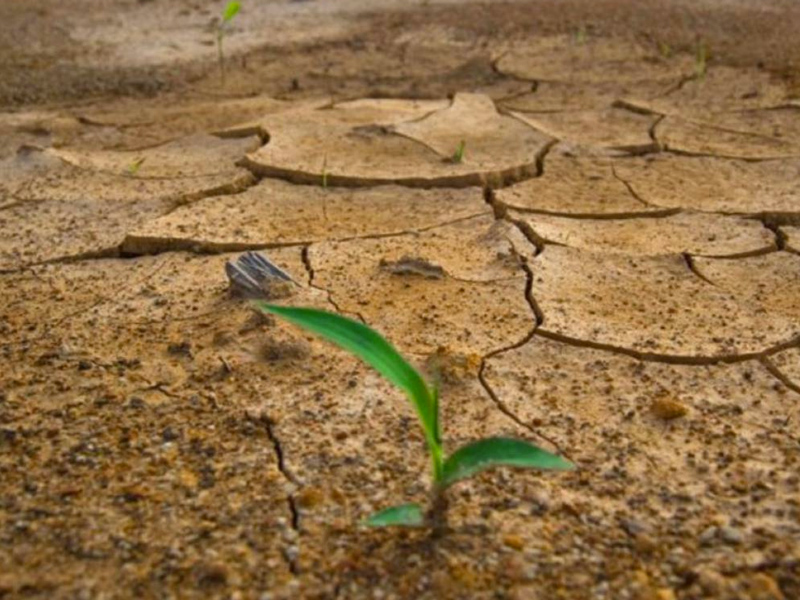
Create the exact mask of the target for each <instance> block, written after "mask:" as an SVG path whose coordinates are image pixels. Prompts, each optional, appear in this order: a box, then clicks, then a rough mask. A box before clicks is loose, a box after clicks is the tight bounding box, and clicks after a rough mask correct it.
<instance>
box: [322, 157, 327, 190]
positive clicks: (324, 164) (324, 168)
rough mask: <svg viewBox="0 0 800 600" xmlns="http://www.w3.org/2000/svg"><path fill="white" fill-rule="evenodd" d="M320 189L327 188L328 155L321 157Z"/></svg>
mask: <svg viewBox="0 0 800 600" xmlns="http://www.w3.org/2000/svg"><path fill="white" fill-rule="evenodd" d="M322 189H323V190H327V189H328V155H327V154H326V155H325V156H323V157H322Z"/></svg>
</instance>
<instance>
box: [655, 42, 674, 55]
mask: <svg viewBox="0 0 800 600" xmlns="http://www.w3.org/2000/svg"><path fill="white" fill-rule="evenodd" d="M658 52H659V54H661V56H662V57H664V58H670V57H671V56H672V46H670V45H669V44H668V43H667V42H663V41H659V42H658Z"/></svg>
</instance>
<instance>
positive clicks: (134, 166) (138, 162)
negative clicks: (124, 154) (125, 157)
mask: <svg viewBox="0 0 800 600" xmlns="http://www.w3.org/2000/svg"><path fill="white" fill-rule="evenodd" d="M145 160H147V158H146V157H144V156H142V157H140V158H137V159H135V160H133V161H131V164H129V165H128V173H130V174H131V175H133V176H136V174H137V173H138V172H139V169H140V168H141V166H142V165H143V164H144V161H145Z"/></svg>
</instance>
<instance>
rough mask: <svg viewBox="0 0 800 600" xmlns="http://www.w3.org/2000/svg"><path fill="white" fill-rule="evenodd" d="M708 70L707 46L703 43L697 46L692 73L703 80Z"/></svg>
mask: <svg viewBox="0 0 800 600" xmlns="http://www.w3.org/2000/svg"><path fill="white" fill-rule="evenodd" d="M707 70H708V46H707V45H706V44H705V42H699V43H698V44H697V53H696V55H695V59H694V72H695V75H697V77H699V78H700V79H703V78H704V77H705V76H706V71H707Z"/></svg>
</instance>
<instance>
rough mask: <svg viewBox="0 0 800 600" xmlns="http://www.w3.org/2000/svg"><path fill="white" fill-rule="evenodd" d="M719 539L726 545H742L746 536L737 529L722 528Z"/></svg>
mask: <svg viewBox="0 0 800 600" xmlns="http://www.w3.org/2000/svg"><path fill="white" fill-rule="evenodd" d="M719 537H720V538H721V539H722V541H724V542H725V543H726V544H741V543H742V541H744V534H742V532H741V530H739V529H736V528H735V527H721V528H720V530H719Z"/></svg>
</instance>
